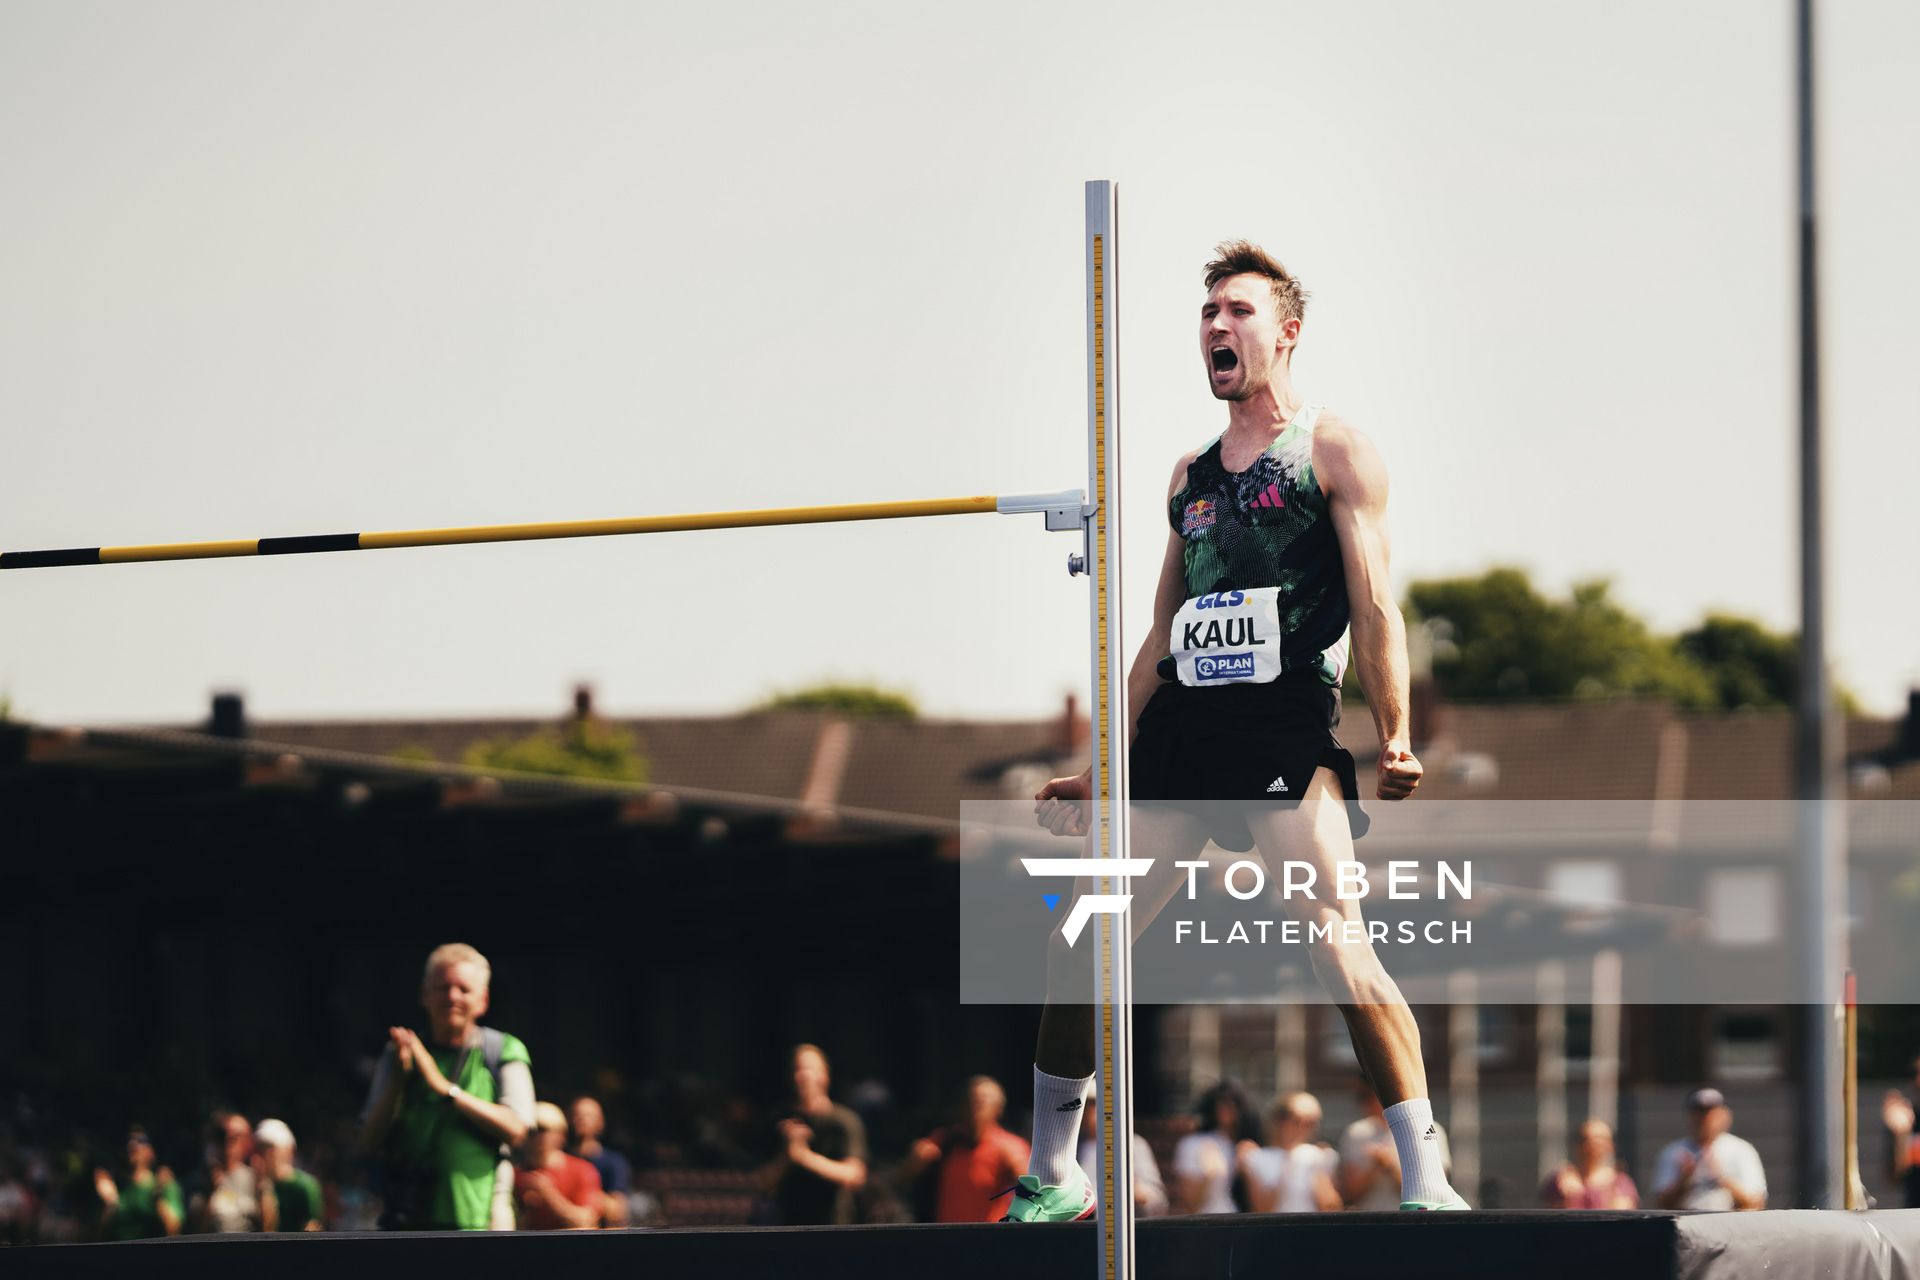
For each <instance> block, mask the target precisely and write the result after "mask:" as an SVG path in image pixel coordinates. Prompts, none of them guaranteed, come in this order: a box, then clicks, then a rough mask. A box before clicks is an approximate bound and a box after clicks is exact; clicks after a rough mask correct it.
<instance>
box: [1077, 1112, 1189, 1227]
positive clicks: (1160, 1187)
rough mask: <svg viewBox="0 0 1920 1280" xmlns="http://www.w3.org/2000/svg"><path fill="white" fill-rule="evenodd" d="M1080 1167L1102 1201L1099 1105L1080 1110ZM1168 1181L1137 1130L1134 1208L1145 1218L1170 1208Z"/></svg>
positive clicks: (1164, 1212) (1094, 1194)
mask: <svg viewBox="0 0 1920 1280" xmlns="http://www.w3.org/2000/svg"><path fill="white" fill-rule="evenodd" d="M1075 1154H1076V1155H1077V1156H1078V1158H1079V1160H1080V1167H1081V1168H1082V1169H1085V1170H1086V1171H1087V1177H1089V1178H1090V1179H1092V1180H1093V1202H1094V1203H1095V1204H1098V1203H1100V1182H1101V1178H1100V1168H1101V1161H1100V1108H1099V1107H1087V1108H1085V1109H1083V1110H1082V1111H1081V1113H1080V1146H1079V1149H1078V1151H1077V1152H1076V1153H1075ZM1167 1208H1168V1205H1167V1184H1166V1180H1165V1179H1163V1178H1162V1177H1161V1176H1160V1162H1159V1161H1158V1160H1155V1159H1154V1158H1153V1148H1152V1147H1151V1146H1150V1145H1148V1143H1147V1140H1146V1139H1145V1138H1143V1137H1141V1136H1140V1135H1139V1134H1138V1133H1135V1134H1134V1135H1133V1211H1134V1213H1135V1214H1137V1215H1138V1216H1140V1217H1142V1218H1160V1217H1164V1216H1166V1212H1167Z"/></svg>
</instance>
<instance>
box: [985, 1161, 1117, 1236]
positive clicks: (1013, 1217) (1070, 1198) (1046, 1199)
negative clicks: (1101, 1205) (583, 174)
mask: <svg viewBox="0 0 1920 1280" xmlns="http://www.w3.org/2000/svg"><path fill="white" fill-rule="evenodd" d="M1073 1172H1074V1174H1075V1177H1074V1180H1073V1181H1071V1182H1069V1183H1067V1184H1066V1185H1065V1186H1063V1187H1043V1186H1041V1185H1040V1179H1038V1178H1036V1177H1034V1176H1033V1175H1032V1174H1030V1173H1023V1174H1021V1175H1020V1180H1019V1181H1018V1182H1016V1183H1014V1184H1013V1202H1012V1203H1011V1204H1009V1205H1008V1206H1007V1216H1006V1217H1004V1218H1002V1219H1000V1221H1002V1222H1079V1221H1080V1220H1081V1219H1083V1218H1091V1217H1092V1216H1093V1208H1094V1205H1093V1183H1091V1182H1089V1181H1088V1180H1087V1174H1086V1170H1084V1169H1081V1168H1080V1167H1078V1166H1077V1165H1076V1166H1075V1167H1074V1171H1073Z"/></svg>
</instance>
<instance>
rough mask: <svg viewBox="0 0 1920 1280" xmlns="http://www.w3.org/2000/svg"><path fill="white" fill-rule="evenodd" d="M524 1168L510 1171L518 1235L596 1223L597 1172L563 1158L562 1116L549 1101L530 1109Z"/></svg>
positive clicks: (588, 1165) (577, 1159)
mask: <svg viewBox="0 0 1920 1280" xmlns="http://www.w3.org/2000/svg"><path fill="white" fill-rule="evenodd" d="M533 1123H534V1129H533V1133H532V1134H531V1135H529V1137H528V1139H527V1147H528V1149H527V1163H526V1166H524V1167H521V1168H518V1169H515V1170H514V1173H513V1198H514V1201H515V1203H516V1204H517V1205H518V1206H519V1209H520V1227H521V1230H523V1231H565V1230H568V1229H579V1228H585V1227H597V1226H599V1225H600V1171H599V1170H598V1169H596V1168H594V1167H593V1165H592V1164H591V1163H589V1162H588V1161H585V1160H582V1159H581V1158H580V1157H579V1156H575V1155H568V1154H567V1153H566V1152H565V1151H563V1150H562V1149H561V1146H560V1144H561V1143H562V1142H564V1141H565V1140H566V1136H567V1117H566V1116H565V1114H563V1113H562V1112H561V1110H560V1108H559V1107H556V1106H554V1105H553V1104H552V1103H551V1102H542V1103H540V1104H539V1105H538V1106H536V1107H535V1108H534V1109H533Z"/></svg>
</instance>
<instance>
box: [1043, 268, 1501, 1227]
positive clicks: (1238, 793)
mask: <svg viewBox="0 0 1920 1280" xmlns="http://www.w3.org/2000/svg"><path fill="white" fill-rule="evenodd" d="M1217 252H1218V254H1219V256H1218V257H1217V258H1215V259H1214V260H1213V261H1212V262H1209V263H1208V264H1207V267H1206V286H1207V297H1206V301H1205V303H1204V304H1203V305H1202V306H1201V308H1200V356H1201V359H1202V360H1203V361H1204V362H1205V365H1206V371H1207V385H1208V387H1209V388H1210V389H1211V390H1212V392H1213V395H1214V398H1215V399H1216V400H1223V401H1225V402H1226V405H1227V429H1226V430H1225V431H1224V432H1223V433H1222V434H1221V435H1219V436H1218V437H1216V438H1215V439H1214V440H1213V441H1211V442H1210V443H1208V444H1207V445H1205V446H1203V447H1202V448H1200V449H1196V450H1195V451H1193V452H1192V453H1189V454H1187V455H1186V456H1185V457H1183V458H1181V459H1180V461H1179V462H1178V463H1176V464H1175V466H1174V468H1173V480H1172V482H1171V484H1170V485H1169V486H1168V493H1167V498H1168V517H1169V519H1170V520H1171V522H1172V525H1173V531H1172V535H1171V536H1170V537H1169V539H1168V541H1167V553H1166V558H1165V560H1164V562H1163V563H1162V564H1161V567H1160V585H1159V589H1158V591H1157V592H1156V593H1155V595H1154V605H1153V630H1152V631H1151V632H1150V633H1149V634H1148V636H1147V639H1146V642H1145V643H1144V644H1142V645H1141V646H1140V653H1139V656H1138V657H1136V658H1135V659H1134V662H1133V667H1132V669H1131V670H1130V671H1129V672H1128V675H1127V705H1128V706H1129V707H1130V708H1133V714H1134V722H1133V724H1132V725H1130V726H1129V731H1130V740H1131V743H1132V753H1131V755H1130V756H1129V762H1130V765H1131V774H1132V796H1131V800H1132V805H1131V818H1132V828H1131V841H1132V843H1131V849H1132V852H1133V853H1134V854H1136V855H1138V856H1142V857H1152V858H1153V859H1154V865H1153V870H1152V872H1151V873H1150V874H1148V875H1146V876H1142V877H1136V878H1135V879H1134V880H1133V881H1132V882H1131V885H1130V888H1131V890H1132V892H1133V908H1134V910H1133V935H1134V937H1136V938H1138V937H1139V935H1140V933H1141V932H1142V931H1143V930H1144V929H1145V928H1146V927H1147V925H1148V924H1150V923H1151V922H1152V921H1153V918H1154V917H1155V916H1156V915H1158V914H1159V912H1160V909H1161V908H1162V907H1164V906H1165V905H1166V903H1167V901H1168V900H1169V899H1170V898H1171V897H1172V896H1173V894H1174V893H1175V891H1176V890H1178V889H1179V888H1180V886H1181V885H1182V884H1183V883H1184V882H1185V872H1183V871H1181V870H1180V869H1178V868H1176V867H1175V865H1174V863H1175V862H1176V861H1178V860H1182V859H1191V858H1193V857H1194V856H1195V855H1196V854H1197V853H1198V852H1199V851H1200V849H1201V848H1202V846H1203V845H1205V843H1206V842H1207V840H1208V839H1209V838H1211V839H1212V840H1214V841H1215V842H1216V843H1218V844H1219V845H1220V846H1221V847H1222V848H1223V849H1227V850H1229V851H1232V852H1244V851H1246V850H1248V849H1251V848H1254V847H1256V846H1257V847H1258V849H1259V851H1260V855H1261V857H1263V858H1264V859H1265V860H1266V861H1267V863H1268V865H1269V866H1274V865H1278V863H1279V862H1280V861H1283V860H1285V859H1289V858H1292V859H1296V860H1305V861H1311V862H1312V863H1313V864H1314V867H1315V872H1316V880H1315V883H1316V884H1319V885H1322V886H1325V885H1330V884H1332V883H1333V882H1334V864H1335V863H1337V862H1341V861H1349V860H1351V859H1352V857H1353V839H1354V837H1356V836H1359V835H1363V834H1365V832H1366V824H1367V818H1366V815H1365V814H1363V813H1361V812H1360V811H1359V806H1358V805H1357V804H1355V805H1352V806H1351V808H1349V805H1348V803H1347V802H1348V801H1349V800H1354V799H1357V798H1358V792H1359V788H1358V783H1357V780H1356V778H1355V774H1354V763H1353V757H1352V756H1351V755H1350V754H1348V752H1347V751H1346V749H1345V748H1343V747H1341V746H1340V745H1339V743H1338V742H1336V741H1335V740H1334V737H1333V725H1334V723H1335V722H1336V721H1337V720H1338V719H1339V706H1340V691H1339V686H1340V679H1341V676H1342V674H1343V673H1344V671H1345V668H1346V659H1347V631H1348V626H1349V622H1351V626H1352V641H1353V657H1354V662H1355V663H1356V664H1357V665H1358V668H1359V675H1360V684H1361V687H1362V688H1363V689H1364V690H1365V691H1366V695H1367V706H1368V708H1369V709H1370V710H1371V711H1372V712H1373V719H1374V725H1375V727H1376V728H1377V729H1378V730H1379V733H1380V742H1381V748H1380V759H1379V761H1378V764H1377V769H1378V780H1377V782H1376V784H1375V793H1376V794H1377V795H1378V796H1379V798H1380V799H1382V800H1404V799H1405V798H1406V797H1408V796H1410V795H1412V794H1413V792H1414V789H1415V788H1416V787H1418V786H1419V785H1420V773H1421V770H1420V762H1419V761H1418V760H1416V759H1415V758H1414V755H1413V752H1412V750H1411V749H1410V743H1409V740H1408V736H1407V642H1406V631H1405V627H1404V624H1403V623H1402V621H1401V618H1400V610H1399V608H1398V606H1396V605H1395V604H1394V601H1393V596H1392V584H1391V581H1390V579H1389V576H1388V572H1387V525H1386V513H1387V472H1386V468H1385V466H1384V465H1383V464H1382V462H1381V460H1380V454H1379V452H1378V451H1377V450H1376V449H1375V448H1374V447H1373V443H1372V442H1371V441H1369V440H1368V439H1367V438H1366V437H1365V436H1363V435H1361V434H1360V433H1359V432H1358V431H1356V430H1354V428H1353V427H1351V426H1349V425H1348V424H1347V423H1346V422H1344V421H1342V420H1341V419H1339V418H1337V417H1335V416H1334V415H1333V414H1331V413H1326V412H1323V411H1322V410H1321V409H1320V407H1319V406H1318V405H1311V404H1306V403H1304V402H1303V401H1302V400H1301V398H1300V397H1299V396H1298V395H1297V394H1296V393H1295V392H1294V389H1293V382H1292V379H1291V376H1290V373H1291V365H1292V358H1293V349H1294V347H1295V345H1296V344H1297V343H1298V342H1299V340H1300V323H1301V319H1302V315H1303V312H1304V310H1305V304H1306V293H1305V291H1304V290H1302V289H1301V287H1300V282H1299V281H1298V280H1296V279H1295V278H1294V277H1293V276H1292V275H1290V274H1289V273H1288V272H1287V270H1286V268H1285V267H1283V266H1281V264H1280V263H1279V262H1277V261H1275V260H1274V259H1273V258H1272V257H1271V256H1269V255H1268V254H1267V253H1266V252H1265V251H1264V250H1262V249H1260V248H1258V247H1256V246H1254V245H1252V244H1249V243H1247V242H1246V241H1244V240H1241V241H1234V242H1233V243H1230V244H1224V245H1221V246H1220V247H1219V249H1218V250H1217ZM1091 775H1092V771H1091V769H1089V771H1088V772H1087V773H1083V774H1081V775H1080V776H1079V777H1075V778H1055V779H1054V780H1053V781H1051V782H1049V783H1047V785H1046V786H1044V787H1042V788H1041V789H1040V792H1039V794H1038V795H1037V796H1035V797H1034V799H1035V801H1036V804H1035V806H1034V809H1035V813H1036V815H1037V817H1038V820H1039V822H1040V824H1041V825H1042V826H1045V827H1047V828H1048V829H1049V830H1051V831H1053V832H1054V833H1055V834H1056V835H1072V834H1084V833H1085V831H1086V817H1085V813H1084V809H1083V806H1082V804H1081V803H1079V802H1081V801H1084V800H1086V799H1087V797H1088V794H1089V791H1090V786H1091ZM1249 802H1252V803H1249ZM1323 893H1324V890H1323ZM1285 906H1286V910H1287V911H1288V913H1289V914H1290V915H1292V916H1293V917H1294V918H1296V919H1299V920H1301V921H1303V924H1302V926H1301V931H1302V933H1303V934H1306V935H1307V936H1308V937H1310V938H1313V937H1316V936H1319V937H1326V938H1327V940H1325V941H1311V942H1309V944H1308V948H1309V951H1310V953H1311V956H1312V960H1313V969H1314V974H1315V976H1317V977H1318V978H1319V980H1320V984H1321V986H1322V987H1323V988H1325V990H1326V991H1327V993H1328V994H1329V995H1330V996H1331V997H1332V998H1333V1001H1334V1003H1335V1004H1337V1005H1338V1006H1339V1007H1340V1011H1341V1014H1342V1015H1343V1016H1344V1017H1345V1018H1346V1020H1347V1032H1348V1034H1349V1035H1350V1036H1351V1037H1352V1040H1353V1046H1354V1051H1355V1052H1356V1053H1357V1054H1358V1055H1359V1059H1360V1064H1361V1067H1362V1068H1363V1069H1364V1070H1365V1071H1366V1073H1367V1076H1368V1078H1369V1079H1371V1080H1372V1081H1373V1083H1374V1086H1375V1088H1376V1089H1377V1090H1378V1092H1379V1094H1380V1099H1381V1101H1382V1102H1383V1103H1384V1104H1385V1105H1386V1121H1387V1125H1388V1128H1389V1129H1390V1130H1391V1132H1392V1134H1393V1141H1394V1147H1395V1150H1396V1151H1397V1152H1398V1154H1399V1158H1400V1180H1401V1185H1400V1200H1401V1204H1400V1207H1401V1208H1403V1209H1464V1208H1466V1207H1467V1206H1466V1202H1465V1201H1464V1200H1462V1199H1461V1198H1460V1196H1459V1195H1458V1194H1457V1193H1456V1192H1455V1191H1454V1190H1453V1188H1452V1186H1450V1185H1449V1184H1448V1182H1447V1177H1446V1173H1445V1171H1444V1170H1443V1169H1442V1156H1441V1150H1440V1146H1439V1144H1438V1142H1436V1141H1435V1138H1434V1135H1435V1133H1436V1130H1435V1129H1434V1124H1433V1109H1432V1107H1431V1105H1430V1104H1429V1103H1428V1101H1427V1081H1426V1072H1425V1069H1424V1068H1423V1066H1422V1065H1421V1061H1420V1032H1419V1029H1418V1027H1417V1026H1416V1025H1415V1024H1414V1021H1413V1014H1412V1012H1411V1011H1410V1010H1409V1009H1408V1008H1407V1004H1406V1000H1405V999H1404V998H1403V997H1402V996H1401V994H1400V990H1399V988H1398V987H1396V986H1395V985H1394V982H1393V979H1392V978H1390V977H1388V976H1387V972H1386V970H1385V969H1384V968H1382V967H1381V964H1380V961H1379V958H1378V957H1377V956H1376V955H1375V954H1374V951H1373V946H1372V944H1371V942H1369V941H1367V940H1366V931H1365V928H1364V927H1360V928H1358V929H1357V930H1348V929H1344V928H1342V927H1341V926H1342V923H1343V922H1344V921H1349V920H1352V921H1358V920H1360V909H1359V904H1358V903H1357V902H1355V901H1351V900H1349V901H1340V900H1338V899H1334V898H1332V897H1331V896H1330V895H1329V896H1322V897H1318V898H1309V897H1305V896H1300V895H1295V896H1290V897H1287V898H1286V899H1285ZM1308 924H1320V925H1323V926H1324V925H1329V924H1330V925H1332V926H1333V927H1332V928H1331V929H1323V930H1321V931H1320V932H1319V934H1316V933H1315V931H1313V930H1311V929H1309V928H1308V927H1307V925H1308ZM1349 933H1354V934H1357V937H1358V939H1359V940H1358V941H1348V940H1347V937H1346V935H1348V934H1349ZM1083 960H1084V957H1083ZM1071 969H1072V959H1071V953H1070V952H1069V950H1068V948H1067V946H1066V943H1065V941H1064V940H1063V938H1062V936H1061V934H1060V931H1059V930H1058V929H1056V930H1055V932H1054V936H1053V939H1052V943H1051V945H1050V947H1049V950H1048V977H1049V992H1050V993H1051V992H1056V991H1061V990H1065V989H1066V988H1064V987H1063V986H1062V985H1060V983H1061V981H1062V980H1063V977H1064V975H1066V974H1067V973H1069V972H1070V971H1071ZM1093 1070H1094V1061H1093V1009H1092V1008H1091V1007H1090V1006H1087V1005H1085V1004H1081V1003H1078V1002H1075V1003H1055V1002H1053V1001H1052V1000H1051V999H1050V1000H1049V1002H1048V1004H1047V1006H1046V1008H1045V1009H1044V1010H1043V1011H1042V1013H1041V1015H1040V1034H1039V1043H1038V1044H1037V1045H1036V1046H1035V1051H1034V1069H1033V1081H1034V1088H1033V1093H1034V1098H1033V1155H1032V1158H1031V1161H1030V1162H1029V1164H1028V1166H1027V1173H1026V1176H1024V1177H1022V1178H1021V1179H1020V1181H1019V1184H1018V1186H1017V1187H1016V1188H1015V1192H1014V1198H1013V1202H1012V1207H1011V1209H1010V1211H1009V1213H1008V1220H1009V1221H1014V1222H1057V1221H1062V1220H1069V1219H1075V1218H1084V1217H1087V1216H1089V1215H1091V1214H1092V1212H1093V1207H1092V1206H1093V1198H1094V1193H1093V1188H1092V1185H1091V1183H1090V1180H1089V1179H1088V1177H1087V1175H1086V1173H1085V1171H1084V1170H1082V1169H1081V1168H1080V1165H1079V1163H1078V1162H1077V1160H1076V1154H1075V1146H1074V1141H1075V1135H1076V1134H1077V1133H1078V1132H1079V1127H1080V1110H1081V1108H1082V1106H1083V1105H1084V1103H1085V1099H1086V1096H1087V1091H1088V1089H1089V1087H1090V1086H1091V1085H1092V1084H1093Z"/></svg>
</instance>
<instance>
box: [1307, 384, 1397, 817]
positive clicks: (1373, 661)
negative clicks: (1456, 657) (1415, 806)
mask: <svg viewBox="0 0 1920 1280" xmlns="http://www.w3.org/2000/svg"><path fill="white" fill-rule="evenodd" d="M1313 468H1314V471H1315V473H1316V474H1317V475H1318V476H1319V478H1320V484H1321V488H1322V489H1323V490H1324V491H1325V493H1326V495H1327V507H1328V513H1329V516H1330V518H1331V519H1332V521H1333V531H1334V533H1335V535H1336V536H1337V537H1338V538H1339V540H1340V562H1341V566H1342V568H1343V569H1344V570H1345V573H1346V579H1347V607H1348V609H1349V611H1350V613H1351V617H1352V624H1351V625H1352V627H1353V663H1354V669H1355V671H1356V672H1357V673H1358V675H1359V677H1360V687H1361V688H1362V689H1363V690H1365V692H1366V695H1367V707H1368V709H1369V710H1370V711H1372V712H1373V725H1374V728H1375V729H1376V730H1378V731H1379V734H1380V759H1379V762H1378V771H1379V786H1378V794H1379V797H1380V798H1381V799H1382V800H1404V799H1405V798H1406V797H1408V796H1410V795H1412V794H1413V790H1414V788H1415V787H1417V786H1419V785H1420V761H1419V760H1417V759H1416V758H1415V757H1414V754H1413V745H1412V742H1411V741H1410V740H1409V736H1408V735H1409V730H1408V725H1407V628H1406V623H1405V621H1404V620H1402V618H1401V617H1400V606H1399V605H1398V604H1396V603H1394V599H1393V580H1392V575H1391V574H1390V572H1389V570H1388V539H1387V466H1386V463H1385V462H1384V461H1382V460H1381V457H1380V451H1379V450H1378V449H1376V448H1374V447H1373V441H1371V440H1369V439H1367V437H1366V436H1364V435H1362V434H1361V433H1360V432H1358V431H1356V430H1354V428H1353V427H1352V426H1350V425H1349V424H1348V423H1346V422H1344V421H1342V420H1341V419H1339V418H1336V417H1334V416H1333V415H1331V414H1323V415H1322V416H1321V419H1320V424H1319V426H1318V427H1317V428H1316V429H1315V431H1314V442H1313Z"/></svg>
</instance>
